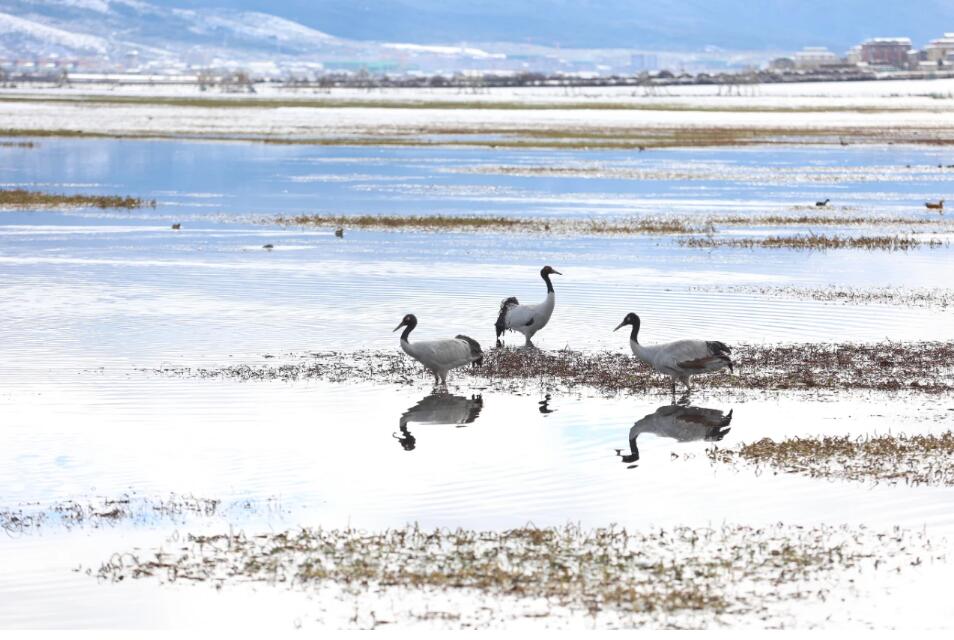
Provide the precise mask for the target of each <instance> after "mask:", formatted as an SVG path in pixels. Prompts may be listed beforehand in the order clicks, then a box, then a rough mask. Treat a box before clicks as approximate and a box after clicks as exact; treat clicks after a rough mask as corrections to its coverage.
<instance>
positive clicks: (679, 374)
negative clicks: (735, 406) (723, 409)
mask: <svg viewBox="0 0 954 640" xmlns="http://www.w3.org/2000/svg"><path fill="white" fill-rule="evenodd" d="M626 325H632V327H633V329H632V331H631V332H630V334H629V346H630V348H631V349H632V350H633V355H635V356H636V357H637V358H639V359H640V360H641V361H642V362H645V363H646V364H648V365H649V366H650V367H652V368H653V369H655V370H656V371H658V372H659V373H661V374H663V375H667V376H669V377H670V378H671V379H672V395H673V397H675V395H676V380H679V381H680V382H682V383H683V384H684V385H686V394H688V393H689V392H690V391H692V387H690V385H689V378H690V377H692V376H695V375H699V374H700V373H711V372H713V371H719V370H721V369H725V368H727V367H728V369H729V371H732V360H731V359H730V358H729V354H730V353H731V352H732V349H730V348H729V347H728V346H726V345H725V344H724V343H722V342H719V341H717V340H676V341H675V342H665V343H663V344H656V345H652V346H648V347H647V346H643V345H641V344H639V325H640V320H639V316H638V315H636V314H635V313H627V314H626V317H625V318H623V321H622V322H620V323H619V324H618V325H617V326H616V329H613V331H617V330H618V329H620V327H624V326H626Z"/></svg>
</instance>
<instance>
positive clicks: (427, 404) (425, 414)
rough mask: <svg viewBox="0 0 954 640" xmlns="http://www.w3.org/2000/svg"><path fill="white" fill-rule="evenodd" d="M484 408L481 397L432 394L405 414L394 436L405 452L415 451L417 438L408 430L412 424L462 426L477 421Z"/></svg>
mask: <svg viewBox="0 0 954 640" xmlns="http://www.w3.org/2000/svg"><path fill="white" fill-rule="evenodd" d="M483 407H484V399H483V397H481V396H480V395H472V396H470V397H469V398H468V397H466V396H457V395H453V394H450V393H432V394H430V395H426V396H424V397H423V398H422V399H421V400H420V402H418V403H417V404H415V405H414V406H413V407H411V408H410V409H408V410H407V411H405V412H404V414H403V415H402V416H401V420H400V421H399V422H398V431H397V432H395V433H393V434H392V436H393V437H394V438H395V439H396V440H397V441H398V442H399V443H400V444H401V447H402V448H403V449H404V450H405V451H413V450H414V448H415V447H416V446H417V438H415V437H414V435H413V434H412V433H411V432H410V430H409V429H408V428H407V427H408V425H409V424H410V423H412V422H414V423H417V424H454V425H458V426H461V425H465V424H470V423H471V422H473V421H474V420H476V419H477V416H479V415H480V410H481V409H483Z"/></svg>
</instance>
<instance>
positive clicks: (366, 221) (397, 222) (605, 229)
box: [266, 215, 703, 235]
mask: <svg viewBox="0 0 954 640" xmlns="http://www.w3.org/2000/svg"><path fill="white" fill-rule="evenodd" d="M266 222H275V223H277V224H283V225H301V226H309V227H325V226H327V227H345V228H347V227H352V228H359V229H384V230H401V229H408V230H419V231H454V232H457V231H518V232H524V233H551V232H552V233H582V234H619V235H626V234H641V233H645V234H670V233H672V234H678V233H699V232H700V231H702V230H703V229H702V228H701V227H690V226H688V225H687V224H686V223H684V222H682V221H679V220H676V219H668V218H632V219H624V220H619V221H611V220H572V219H553V220H547V219H529V218H506V217H502V216H442V215H428V216H384V215H363V216H322V215H300V216H294V217H278V218H276V219H274V220H268V221H266Z"/></svg>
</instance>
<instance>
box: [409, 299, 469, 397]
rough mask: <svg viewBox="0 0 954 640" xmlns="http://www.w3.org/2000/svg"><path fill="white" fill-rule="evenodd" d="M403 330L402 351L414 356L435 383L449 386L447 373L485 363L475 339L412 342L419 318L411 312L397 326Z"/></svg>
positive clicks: (457, 338) (460, 336)
mask: <svg viewBox="0 0 954 640" xmlns="http://www.w3.org/2000/svg"><path fill="white" fill-rule="evenodd" d="M401 327H404V332H403V333H401V349H402V350H403V351H404V353H406V354H407V355H409V356H411V357H412V358H414V359H415V360H417V361H418V362H420V363H421V364H422V365H424V367H425V368H426V369H427V370H428V371H430V372H431V373H432V374H433V375H434V384H435V385H437V384H440V385H442V386H445V387H446V386H447V373H448V372H449V371H450V370H451V369H456V368H457V367H463V366H464V365H468V364H473V365H474V366H480V364H481V363H482V362H483V352H482V351H481V350H480V344H478V343H477V341H476V340H474V339H473V338H470V337H468V336H464V335H457V336H455V337H454V338H448V339H447V340H421V341H418V342H411V341H410V336H411V332H412V331H414V328H415V327H417V316H415V315H414V314H413V313H409V314H407V315H406V316H404V319H403V320H401V324H399V325H398V326H396V327H394V331H397V330H398V329H400V328H401Z"/></svg>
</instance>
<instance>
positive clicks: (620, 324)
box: [613, 320, 626, 331]
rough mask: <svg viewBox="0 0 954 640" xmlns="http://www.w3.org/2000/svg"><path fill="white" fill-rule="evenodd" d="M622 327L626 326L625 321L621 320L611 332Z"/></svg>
mask: <svg viewBox="0 0 954 640" xmlns="http://www.w3.org/2000/svg"><path fill="white" fill-rule="evenodd" d="M624 326H626V321H625V320H623V321H622V322H620V323H619V324H618V325H616V328H615V329H613V331H619V329H620V327H624Z"/></svg>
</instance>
